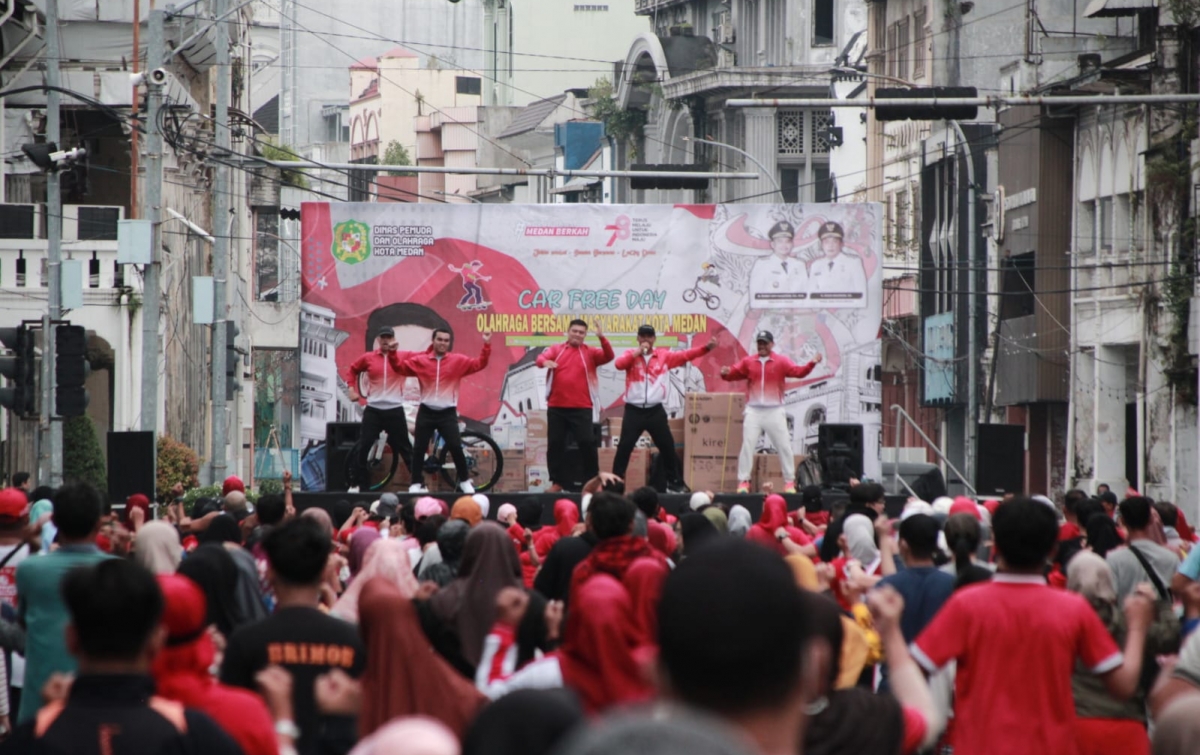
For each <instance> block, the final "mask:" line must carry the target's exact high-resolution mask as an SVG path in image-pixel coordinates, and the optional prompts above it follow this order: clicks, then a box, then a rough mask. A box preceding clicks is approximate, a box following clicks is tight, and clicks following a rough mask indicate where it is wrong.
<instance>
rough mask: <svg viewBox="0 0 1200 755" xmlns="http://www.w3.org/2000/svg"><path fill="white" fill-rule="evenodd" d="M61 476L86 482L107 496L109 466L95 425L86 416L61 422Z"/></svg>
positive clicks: (72, 480)
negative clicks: (105, 460)
mask: <svg viewBox="0 0 1200 755" xmlns="http://www.w3.org/2000/svg"><path fill="white" fill-rule="evenodd" d="M63 478H64V479H65V480H66V481H67V482H86V483H89V484H90V485H91V486H92V487H94V488H96V490H98V491H100V495H101V496H103V497H104V498H105V499H106V500H107V499H108V469H107V466H106V464H105V462H104V452H103V451H102V450H101V449H100V439H99V438H98V437H97V435H96V426H95V425H94V424H92V420H91V418H90V417H88V416H86V415H85V416H82V417H69V418H68V419H67V420H66V421H65V422H64V423H63Z"/></svg>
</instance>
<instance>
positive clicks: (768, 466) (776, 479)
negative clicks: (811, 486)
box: [751, 453, 808, 493]
mask: <svg viewBox="0 0 1200 755" xmlns="http://www.w3.org/2000/svg"><path fill="white" fill-rule="evenodd" d="M807 458H808V457H807V456H805V455H804V454H796V457H795V466H793V467H792V469H793V470H794V469H795V468H796V466H799V465H800V464H801V463H802V462H803V461H804V460H805V459H807ZM768 482H769V483H771V484H772V485H774V486H775V492H776V493H782V492H783V486H784V480H783V467H781V466H780V464H779V454H777V453H769V454H755V455H754V479H753V481H752V483H751V484H752V486H753V488H754V490H755V491H758V490H762V487H763V485H764V484H765V483H768Z"/></svg>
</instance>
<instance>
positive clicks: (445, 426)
mask: <svg viewBox="0 0 1200 755" xmlns="http://www.w3.org/2000/svg"><path fill="white" fill-rule="evenodd" d="M450 339H451V336H450V331H448V330H435V331H433V343H432V344H431V345H430V347H429V348H428V349H426V350H425V351H423V352H421V353H420V354H413V355H411V356H410V357H409V358H408V360H407V361H405V363H404V369H405V371H406V372H407V373H409V374H412V375H415V376H416V378H417V381H418V382H420V384H421V406H420V408H418V409H417V428H416V431H415V432H414V433H413V455H412V459H413V462H412V469H413V478H412V479H413V482H412V485H411V486H409V488H408V492H410V493H424V492H427V491H426V489H425V485H424V480H423V478H424V476H425V474H424V468H425V451H426V450H428V447H429V439H430V438H432V437H433V432H434V430H436V431H437V432H438V433H440V434H441V436H442V438H444V439H445V441H446V445H447V447H449V449H450V455H451V456H452V457H453V458H454V469H455V471H457V472H458V480H459V483H458V489H459V490H460V491H462V492H463V493H466V494H467V495H471V494H473V493H474V492H475V486H474V485H473V484H472V483H471V480H470V479H469V478H468V477H467V457H466V455H465V454H464V453H463V447H462V437H461V436H460V434H459V431H458V391H459V388H460V387H461V386H462V379H463V378H464V377H466V376H467V375H473V374H475V373H476V372H479V371H481V370H483V369H486V368H487V365H488V358H489V357H490V356H491V354H492V343H491V341H492V334H491V332H490V331H485V332H484V333H483V350H482V351H481V352H479V356H478V357H476V358H474V359H472V358H471V357H469V356H465V355H463V354H453V353H451V352H450V347H451V340H450Z"/></svg>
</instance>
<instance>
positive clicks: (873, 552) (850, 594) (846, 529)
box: [832, 514, 884, 611]
mask: <svg viewBox="0 0 1200 755" xmlns="http://www.w3.org/2000/svg"><path fill="white" fill-rule="evenodd" d="M838 541H839V544H840V545H841V547H842V552H843V554H844V555H842V556H841V557H840V558H836V559H834V561H833V585H832V587H833V594H834V597H835V598H837V602H838V604H839V605H841V607H842V608H843V609H845V610H846V611H853V610H854V606H855V604H856V603H858V602H859V597H860V594H861V592H862V591H863V590H865V589H866V588H867V587H868V586H869V585H870V584H874V582H875V579H876V578H877V577H878V576H880V574H881V573H882V571H883V555H884V554H883V553H882V552H881V551H880V550H879V547H878V546H877V545H876V544H875V525H874V524H872V522H871V520H870V519H869V518H867V517H866V516H864V515H863V514H851V515H850V516H848V517H846V519H845V521H843V522H842V534H841V536H840V537H839V538H838ZM868 583H869V584H868Z"/></svg>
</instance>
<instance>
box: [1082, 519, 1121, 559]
mask: <svg viewBox="0 0 1200 755" xmlns="http://www.w3.org/2000/svg"><path fill="white" fill-rule="evenodd" d="M1087 544H1088V546H1089V547H1091V549H1092V551H1093V552H1094V553H1095V554H1096V555H1097V556H1099V557H1100V558H1104V557H1105V555H1107V554H1108V552H1109V551H1110V550H1112V549H1113V548H1116V547H1118V546H1119V545H1121V535H1120V534H1119V533H1118V532H1117V525H1115V524H1113V520H1111V519H1109V518H1108V517H1107V516H1093V517H1092V518H1090V519H1088V523H1087Z"/></svg>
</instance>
